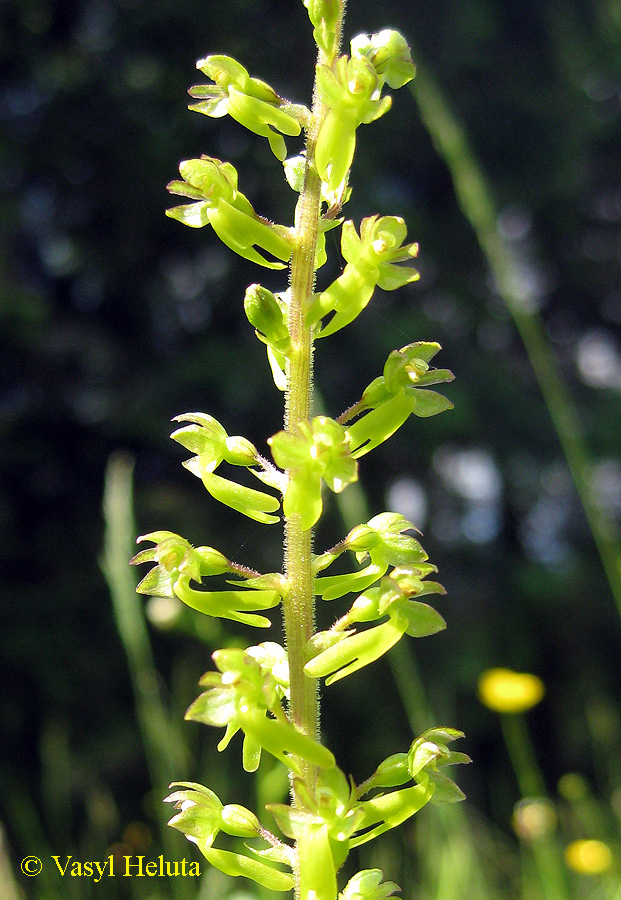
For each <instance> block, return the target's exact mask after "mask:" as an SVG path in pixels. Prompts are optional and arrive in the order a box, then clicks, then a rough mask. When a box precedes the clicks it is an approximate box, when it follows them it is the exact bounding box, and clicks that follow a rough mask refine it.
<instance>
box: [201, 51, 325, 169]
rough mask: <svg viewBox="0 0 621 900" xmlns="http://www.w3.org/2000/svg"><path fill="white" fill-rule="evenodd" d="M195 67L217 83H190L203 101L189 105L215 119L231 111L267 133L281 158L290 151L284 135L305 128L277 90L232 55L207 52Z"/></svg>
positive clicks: (237, 118)
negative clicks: (250, 73)
mask: <svg viewBox="0 0 621 900" xmlns="http://www.w3.org/2000/svg"><path fill="white" fill-rule="evenodd" d="M196 68H197V69H200V71H201V72H203V74H204V75H207V77H208V78H211V80H212V81H213V82H215V86H211V85H208V84H198V85H195V86H194V87H191V88H190V90H189V91H188V93H189V94H190V96H191V97H194V98H196V99H200V103H193V104H192V105H191V106H190V109H193V110H195V111H196V112H200V113H203V114H204V115H206V116H210V117H211V118H213V119H219V118H221V117H222V116H225V115H226V114H227V113H228V114H229V115H230V116H231V118H233V119H235V121H237V122H239V123H240V125H243V126H244V127H245V128H247V129H248V130H249V131H252V132H254V133H255V134H259V135H261V136H262V137H266V138H267V139H268V141H269V144H270V147H271V148H272V153H273V154H274V156H276V157H277V159H279V160H280V161H281V162H282V160H284V158H285V156H286V155H287V148H286V146H285V142H284V139H283V137H282V135H283V134H287V135H291V136H292V137H296V136H297V135H298V134H299V133H300V131H301V130H302V128H301V125H300V122H299V121H298V120H297V118H295V117H294V116H292V115H291V114H290V112H288V111H287V105H286V102H285V101H284V100H283V99H282V98H281V97H279V96H278V94H277V93H276V91H274V90H273V89H272V88H271V87H270V86H269V85H268V84H265V82H263V81H259V79H258V78H251V77H250V75H249V74H248V72H247V71H246V69H244V67H243V66H242V65H241V64H240V63H238V62H237V61H236V60H234V59H231V57H230V56H207V57H206V58H205V59H199V61H198V62H197V63H196ZM305 112H306V114H308V111H305ZM279 132H281V133H280V134H279Z"/></svg>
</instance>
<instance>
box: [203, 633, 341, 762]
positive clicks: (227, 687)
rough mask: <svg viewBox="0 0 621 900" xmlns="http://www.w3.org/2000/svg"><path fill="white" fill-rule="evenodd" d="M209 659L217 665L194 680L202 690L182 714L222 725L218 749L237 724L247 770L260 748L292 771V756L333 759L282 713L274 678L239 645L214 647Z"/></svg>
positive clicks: (229, 738) (258, 756) (313, 760)
mask: <svg viewBox="0 0 621 900" xmlns="http://www.w3.org/2000/svg"><path fill="white" fill-rule="evenodd" d="M213 660H214V662H215V664H216V666H217V667H218V669H219V670H220V671H219V673H218V672H207V673H206V674H205V675H203V677H202V678H201V680H200V684H201V687H206V688H207V690H206V691H205V693H204V694H201V695H200V696H199V697H198V698H197V699H196V700H195V701H194V703H193V704H192V705H191V706H190V708H189V709H188V711H187V713H186V719H190V720H192V721H196V722H204V723H205V724H206V725H214V726H216V727H222V726H226V733H225V735H224V737H223V738H222V740H221V741H220V743H219V744H218V750H224V749H225V748H226V747H227V746H228V744H229V742H230V740H231V738H232V737H233V736H234V735H235V734H236V733H237V732H238V731H239V730H240V729H241V730H242V731H243V732H244V745H243V754H242V761H243V766H244V769H245V770H246V771H247V772H254V771H256V769H257V768H258V766H259V762H260V759H261V750H266V751H267V752H268V753H271V754H272V756H275V757H276V759H279V760H280V761H281V762H283V763H284V764H285V765H286V766H288V767H289V769H291V771H292V772H294V773H295V774H297V775H299V774H300V767H299V763H298V759H304V760H306V761H307V762H309V763H310V764H311V765H314V766H320V767H322V768H330V767H331V766H333V765H334V756H333V755H332V753H331V752H330V751H329V750H328V749H327V748H326V747H324V746H322V745H321V744H319V743H318V742H317V741H315V740H313V739H312V738H310V737H308V736H307V735H305V734H303V733H302V732H300V731H298V730H297V728H296V727H295V726H294V725H293V724H291V722H289V720H288V719H287V718H286V716H285V714H284V712H283V709H282V706H281V702H280V698H281V696H282V691H281V689H280V687H279V685H278V682H277V681H276V678H275V677H274V676H273V675H272V673H271V672H270V671H269V670H268V669H267V668H264V666H263V665H261V663H260V662H259V661H258V660H257V659H255V658H254V657H253V656H252V655H251V654H250V653H248V652H246V651H244V650H240V649H237V648H230V649H228V650H216V652H215V653H214V654H213ZM268 713H270V714H271V715H270V716H268Z"/></svg>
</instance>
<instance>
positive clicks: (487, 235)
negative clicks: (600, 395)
mask: <svg viewBox="0 0 621 900" xmlns="http://www.w3.org/2000/svg"><path fill="white" fill-rule="evenodd" d="M410 88H411V92H412V94H413V96H414V98H415V100H416V102H417V103H418V107H419V110H420V113H421V117H422V119H423V122H424V124H425V126H426V127H427V130H428V131H429V134H430V135H431V138H432V140H433V142H434V144H435V147H436V150H437V151H438V153H439V154H440V156H441V157H442V159H443V160H444V162H445V163H446V166H447V168H448V170H449V172H450V174H451V177H452V179H453V186H454V188H455V194H456V196H457V200H458V202H459V204H460V206H461V208H462V211H463V213H464V215H465V216H466V218H467V219H468V220H469V221H470V224H471V225H472V228H473V230H474V232H475V234H476V237H477V239H478V242H479V245H480V247H481V249H482V251H483V253H484V254H485V257H486V259H487V262H488V265H489V267H490V269H491V271H492V272H493V274H494V277H495V279H496V284H497V288H498V292H499V294H500V296H501V297H502V299H503V300H504V302H505V304H506V306H507V309H508V310H509V312H510V313H511V316H512V317H513V321H514V322H515V325H516V327H517V329H518V331H519V333H520V337H521V338H522V341H523V343H524V347H525V348H526V352H527V354H528V357H529V359H530V362H531V365H532V367H533V370H534V372H535V376H536V378H537V381H538V382H539V387H540V389H541V393H542V394H543V398H544V400H545V402H546V405H547V407H548V410H549V413H550V417H551V419H552V422H553V424H554V427H555V429H556V432H557V434H558V438H559V441H560V444H561V447H562V449H563V453H564V455H565V459H566V460H567V465H568V467H569V470H570V472H571V476H572V478H573V481H574V484H575V486H576V491H577V493H578V496H579V498H580V501H581V503H582V506H583V508H584V512H585V515H586V518H587V521H588V523H589V527H590V529H591V532H592V534H593V539H594V541H595V544H596V546H597V550H598V552H599V556H600V559H601V561H602V565H603V568H604V571H605V572H606V576H607V578H608V582H609V584H610V589H611V591H612V594H613V597H614V599H615V602H616V605H617V609H618V611H619V614H621V542H620V538H619V530H618V528H617V526H616V523H615V522H614V521H613V519H612V518H611V517H610V516H609V515H608V514H607V512H606V511H605V510H604V509H603V507H602V506H601V504H600V503H598V501H597V500H596V498H595V497H594V496H593V490H592V486H591V460H590V454H589V450H588V447H587V444H586V441H585V439H584V436H583V429H582V423H581V421H580V416H579V414H578V411H577V409H576V407H575V405H574V403H573V400H572V397H571V394H570V392H569V389H568V387H567V384H566V383H565V380H564V379H563V376H562V374H561V372H560V370H559V367H558V364H557V363H556V360H555V359H554V356H553V353H552V350H551V348H550V344H549V341H548V339H547V337H546V333H545V328H544V325H543V322H542V320H541V316H540V315H539V314H538V313H537V312H536V311H533V310H531V309H528V308H527V307H526V305H525V303H524V300H523V297H522V292H521V289H520V276H519V273H518V270H517V266H516V263H515V259H514V258H513V255H512V253H511V251H510V249H509V247H508V246H507V244H506V242H505V241H504V240H503V238H502V236H501V235H500V233H499V231H498V227H497V211H496V209H495V205H494V202H493V199H492V196H493V195H492V192H491V189H490V185H489V184H488V182H487V181H486V178H485V175H484V173H483V171H482V170H481V168H480V166H479V165H478V163H477V161H476V159H475V157H474V154H473V153H472V150H471V148H470V147H469V145H468V141H467V139H466V136H465V134H464V130H463V128H462V127H461V126H460V124H459V123H458V122H457V120H456V118H455V116H454V115H453V112H452V111H451V109H450V107H449V105H448V103H447V102H446V100H445V98H444V96H443V95H442V92H441V90H440V88H439V87H438V85H437V84H436V83H435V81H434V80H433V78H432V77H431V75H430V74H429V72H427V71H426V70H425V69H424V67H421V66H419V68H418V71H417V75H416V78H415V79H414V80H413V81H412V82H410Z"/></svg>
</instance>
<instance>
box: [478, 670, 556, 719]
mask: <svg viewBox="0 0 621 900" xmlns="http://www.w3.org/2000/svg"><path fill="white" fill-rule="evenodd" d="M544 693H545V687H544V684H543V681H541V679H540V678H537V676H536V675H529V674H527V673H522V672H512V671H511V669H488V670H487V671H486V672H483V674H482V675H481V677H480V678H479V699H480V701H481V703H483V705H484V706H487V707H488V709H493V710H494V712H499V713H520V712H525V711H526V710H527V709H530V708H531V707H532V706H536V705H537V703H539V701H540V700H541V698H542V697H543V695H544Z"/></svg>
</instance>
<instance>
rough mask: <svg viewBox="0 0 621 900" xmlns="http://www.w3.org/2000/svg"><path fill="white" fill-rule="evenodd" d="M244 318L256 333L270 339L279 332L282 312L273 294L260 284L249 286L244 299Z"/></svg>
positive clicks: (281, 326) (282, 324)
mask: <svg viewBox="0 0 621 900" xmlns="http://www.w3.org/2000/svg"><path fill="white" fill-rule="evenodd" d="M244 310H245V312H246V317H247V319H248V321H249V322H250V324H251V325H253V326H254V327H255V328H256V329H257V331H260V332H261V334H264V335H265V336H266V337H267V338H270V337H271V336H272V335H273V334H274V332H281V331H282V329H283V327H284V323H283V314H282V310H281V308H280V306H279V304H278V300H277V299H276V297H275V296H274V294H273V293H272V292H271V291H269V290H268V289H267V288H265V287H263V286H262V285H260V284H251V285H250V287H248V288H247V289H246V295H245V297H244Z"/></svg>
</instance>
